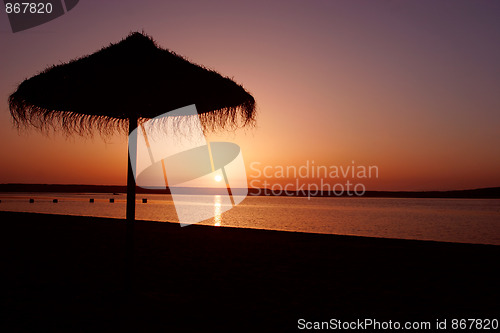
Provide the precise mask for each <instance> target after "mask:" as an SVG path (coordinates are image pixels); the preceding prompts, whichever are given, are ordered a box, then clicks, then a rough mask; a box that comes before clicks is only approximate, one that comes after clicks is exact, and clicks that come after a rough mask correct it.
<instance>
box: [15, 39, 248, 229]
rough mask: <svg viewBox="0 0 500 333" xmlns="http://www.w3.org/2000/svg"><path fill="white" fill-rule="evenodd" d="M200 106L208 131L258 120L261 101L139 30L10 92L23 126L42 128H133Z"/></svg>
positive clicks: (131, 206)
mask: <svg viewBox="0 0 500 333" xmlns="http://www.w3.org/2000/svg"><path fill="white" fill-rule="evenodd" d="M190 104H195V105H196V108H197V110H198V113H199V117H200V121H201V124H202V126H203V128H204V130H211V129H216V128H225V127H227V126H240V125H247V124H249V123H252V122H253V121H254V117H255V100H254V98H253V97H252V96H251V95H250V94H249V93H248V92H247V91H246V90H245V89H244V88H243V87H242V86H240V85H238V84H237V83H235V82H234V81H232V80H231V79H229V78H227V77H223V76H221V75H220V74H218V73H217V72H215V71H213V70H210V69H207V68H205V67H203V66H199V65H195V64H193V63H191V62H189V61H187V60H186V59H185V58H183V57H181V56H179V55H177V54H175V53H173V52H171V51H169V50H166V49H162V48H160V47H159V46H158V45H157V44H156V43H155V42H154V41H153V39H152V38H150V37H149V36H146V35H144V34H141V33H138V32H136V33H132V34H130V35H129V36H128V37H127V38H125V39H124V40H122V41H121V42H119V43H116V44H111V45H110V46H108V47H105V48H103V49H101V50H99V51H98V52H96V53H94V54H92V55H89V56H84V57H82V58H79V59H76V60H73V61H70V62H69V63H66V64H61V65H57V66H52V67H49V68H47V69H45V70H44V71H43V72H41V73H40V74H38V75H35V76H33V77H32V78H30V79H27V80H25V81H24V82H22V83H21V84H20V85H19V87H18V89H17V91H16V92H14V93H13V94H12V95H11V96H10V98H9V106H10V112H11V115H12V117H13V120H14V123H15V124H16V125H17V126H18V127H21V126H27V127H35V128H37V129H39V130H41V131H45V132H50V131H51V130H62V131H64V132H66V133H78V134H81V135H85V134H91V133H92V132H93V131H95V130H97V131H99V132H100V133H102V134H111V133H114V132H116V131H122V132H123V133H127V127H128V133H131V132H132V131H133V130H134V129H135V128H136V127H137V124H138V122H139V123H140V122H141V120H144V119H149V118H154V117H156V116H158V115H161V114H163V113H165V112H167V111H171V110H175V109H178V108H180V107H183V106H186V105H190ZM131 163H135V161H130V158H129V169H128V176H127V221H129V222H131V221H133V220H134V219H135V180H134V176H133V173H132V170H131Z"/></svg>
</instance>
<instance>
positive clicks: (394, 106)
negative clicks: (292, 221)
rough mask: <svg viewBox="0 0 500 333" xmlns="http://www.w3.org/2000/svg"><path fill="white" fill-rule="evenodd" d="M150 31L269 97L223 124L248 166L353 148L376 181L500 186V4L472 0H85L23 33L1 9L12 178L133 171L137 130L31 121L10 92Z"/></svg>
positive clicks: (0, 85) (2, 129)
mask: <svg viewBox="0 0 500 333" xmlns="http://www.w3.org/2000/svg"><path fill="white" fill-rule="evenodd" d="M142 30H144V31H145V32H146V33H147V34H149V35H151V36H152V37H153V38H154V39H155V40H156V41H157V43H158V44H159V45H160V46H162V47H164V48H168V49H170V50H172V51H175V52H176V53H178V54H181V55H183V56H186V57H187V58H188V59H189V60H191V61H193V62H195V63H198V64H203V65H205V66H207V67H209V68H213V69H215V70H217V71H218V72H219V73H221V74H223V75H225V76H229V77H231V78H233V79H234V80H235V81H237V82H238V83H240V84H242V85H243V86H244V87H245V88H246V89H247V90H248V91H249V92H250V93H252V95H253V96H254V97H255V99H256V101H257V106H258V116H257V126H256V127H254V128H249V129H242V130H238V131H236V132H230V133H227V132H221V133H218V134H212V135H210V137H209V139H211V140H218V141H231V142H234V143H237V144H238V145H240V147H241V149H242V153H243V157H244V160H245V164H246V166H247V174H248V175H249V176H251V174H252V171H251V169H250V164H251V163H252V162H259V163H260V164H259V165H261V166H278V165H281V166H301V165H304V164H305V163H306V162H307V161H314V163H315V164H316V165H325V166H331V165H337V166H340V165H344V166H347V165H351V164H352V161H355V164H357V165H366V166H368V165H376V166H377V167H378V170H379V177H378V178H377V179H371V180H368V181H366V186H367V189H368V190H446V189H466V188H479V187H492V186H500V172H499V170H500V42H499V41H500V2H498V1H458V0H450V1H305V0H303V1H281V2H278V1H276V2H274V1H245V2H240V1H218V0H214V1H160V0H158V1H155V0H150V1H148V0H146V1H139V0H135V1H131V0H120V1H117V0H116V1H97V0H81V1H80V3H79V4H78V5H77V6H76V7H75V8H74V9H73V10H72V11H70V12H68V13H67V14H65V15H64V16H62V17H60V18H58V19H55V20H53V21H51V22H49V23H46V24H44V25H41V26H39V27H36V28H33V29H29V30H26V31H22V32H18V33H15V34H14V33H12V31H11V29H10V26H9V23H8V20H7V15H6V14H5V12H2V13H0V46H1V54H0V140H1V141H0V142H1V143H0V153H1V156H2V157H1V167H0V168H1V169H0V171H1V172H0V183H52V184H106V185H124V184H125V183H126V162H127V141H126V137H125V136H119V135H117V136H114V137H110V138H107V139H106V140H103V138H101V137H100V136H99V135H96V136H95V137H94V138H80V137H78V136H72V137H69V138H66V137H65V136H64V135H63V134H54V135H51V136H44V135H42V134H40V133H38V132H36V131H34V130H33V131H24V132H21V133H18V131H17V130H16V129H15V128H14V127H13V125H12V122H11V118H10V114H9V110H8V104H7V98H8V96H9V95H10V93H12V92H13V91H14V90H15V89H16V87H17V85H18V84H19V83H20V82H21V81H22V80H23V79H25V78H28V77H31V76H33V75H35V74H36V73H38V72H39V71H41V70H43V69H44V68H46V67H47V66H49V65H52V64H60V63H64V62H67V61H69V60H71V59H74V58H78V57H80V56H83V55H87V54H90V53H93V52H95V51H96V50H98V49H100V48H101V47H103V46H107V45H109V43H111V42H113V43H115V42H118V41H120V40H121V39H122V38H124V37H126V36H127V35H128V34H129V33H130V32H132V31H142ZM88 98H89V99H91V98H92V96H88ZM164 98H168V97H164ZM166 111H169V110H165V112H166ZM276 181H277V182H280V181H283V180H276Z"/></svg>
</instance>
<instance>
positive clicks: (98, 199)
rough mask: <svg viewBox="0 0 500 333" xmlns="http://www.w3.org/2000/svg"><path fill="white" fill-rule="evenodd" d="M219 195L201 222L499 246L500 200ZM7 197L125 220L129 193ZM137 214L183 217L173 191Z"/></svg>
mask: <svg viewBox="0 0 500 333" xmlns="http://www.w3.org/2000/svg"><path fill="white" fill-rule="evenodd" d="M212 197H213V209H214V214H213V217H212V218H210V219H207V220H204V221H202V222H200V223H199V224H204V225H212V226H214V227H220V226H225V227H237V228H253V229H270V230H285V231H296V232H297V231H298V232H308V233H322V234H338V235H355V236H370V237H384V238H399V239H416V240H432V241H443V242H460V243H475V244H494V245H500V199H435V198H432V199H427V198H417V199H415V198H363V197H350V198H346V197H342V198H339V197H335V198H331V197H330V198H325V197H323V198H321V197H312V198H307V197H282V196H279V197H277V196H248V197H247V198H246V199H244V200H243V201H242V202H241V203H240V204H239V205H237V206H236V207H234V208H233V209H231V210H228V211H225V212H221V204H220V197H219V196H212ZM30 199H33V200H34V202H32V203H30ZM54 199H57V203H55V202H53V200H54ZM90 199H94V202H93V203H91V202H90ZM110 199H113V201H114V202H113V203H111V202H110ZM143 199H146V201H147V202H145V203H143ZM0 200H1V201H0V210H1V211H16V212H34V213H50V214H64V215H81V216H96V217H111V218H125V206H126V195H125V194H113V193H0ZM186 200H189V198H188V196H186ZM210 200H212V199H210ZM208 204H209V205H211V201H209V203H208ZM136 219H137V220H151V221H160V222H164V221H169V222H178V219H177V214H176V210H175V205H174V202H173V200H172V196H171V195H160V194H139V195H138V196H137V203H136ZM186 228H189V226H186Z"/></svg>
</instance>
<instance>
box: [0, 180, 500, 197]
mask: <svg viewBox="0 0 500 333" xmlns="http://www.w3.org/2000/svg"><path fill="white" fill-rule="evenodd" d="M126 189H127V188H126V186H115V185H63V184H14V183H12V184H0V192H48V193H126ZM136 190H137V193H138V194H170V189H169V188H167V189H158V190H154V189H143V188H140V187H137V188H136ZM180 190H181V191H184V192H185V193H186V194H189V192H190V190H192V189H189V188H182V189H180ZM199 190H201V191H202V193H203V194H222V193H223V192H221V189H213V188H204V189H197V194H199V192H198V191H199ZM224 190H225V189H222V191H224ZM248 195H249V196H291V197H308V193H307V192H304V191H289V192H288V195H285V194H284V193H283V192H282V193H281V195H274V194H273V193H272V191H271V190H270V189H255V188H249V189H248ZM310 196H311V197H343V198H349V197H354V198H359V197H358V196H355V195H353V196H348V195H347V194H344V195H342V196H336V195H328V194H327V193H324V194H322V195H313V194H311V195H310ZM361 197H367V198H463V199H500V187H488V188H479V189H469V190H451V191H366V193H365V194H364V195H363V196H361Z"/></svg>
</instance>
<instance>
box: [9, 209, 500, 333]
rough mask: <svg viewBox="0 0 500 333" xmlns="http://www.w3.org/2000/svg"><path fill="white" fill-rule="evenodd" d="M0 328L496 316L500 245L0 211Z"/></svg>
mask: <svg viewBox="0 0 500 333" xmlns="http://www.w3.org/2000/svg"><path fill="white" fill-rule="evenodd" d="M0 220H1V226H2V232H1V234H0V237H1V239H0V246H1V251H0V253H1V254H0V255H1V261H0V262H1V266H2V270H1V278H0V279H1V280H2V297H1V302H2V304H1V306H2V310H1V324H0V325H1V326H0V331H3V332H15V331H36V332H44V331H50V332H96V331H109V332H125V331H138V332H153V331H162V332H178V331H183V330H186V331H215V330H217V329H223V330H225V331H232V332H240V331H254V332H256V331H274V332H278V331H293V330H295V329H296V328H297V320H298V319H299V318H305V319H307V320H311V321H312V320H320V321H327V320H330V319H331V318H338V319H341V320H348V319H355V318H374V319H377V320H392V321H404V320H415V319H419V320H427V321H431V322H433V323H434V322H435V320H436V319H442V318H445V317H446V318H493V317H497V318H498V317H499V314H500V303H499V302H500V301H499V300H500V286H499V283H498V281H500V273H499V272H498V270H497V269H498V262H499V258H500V256H499V255H500V246H489V245H470V244H454V243H438V242H425V241H407V240H394V239H377V238H367V237H349V236H335V235H318V234H305V233H291V232H278V231H264V230H249V229H235V228H215V227H204V226H199V225H193V226H189V227H185V228H180V226H179V225H178V224H170V223H157V222H137V223H136V227H135V253H134V254H135V258H134V272H135V274H134V276H133V282H134V283H133V291H132V292H129V293H126V292H124V283H123V281H124V279H123V275H124V271H125V269H124V253H125V250H124V246H125V222H124V221H123V220H116V219H103V218H88V217H68V216H57V215H42V214H28V213H8V212H0Z"/></svg>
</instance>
